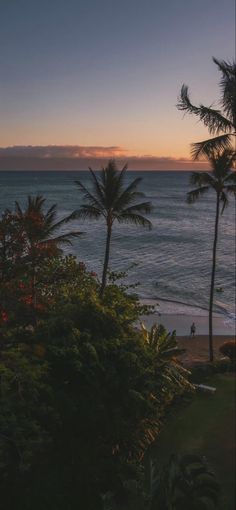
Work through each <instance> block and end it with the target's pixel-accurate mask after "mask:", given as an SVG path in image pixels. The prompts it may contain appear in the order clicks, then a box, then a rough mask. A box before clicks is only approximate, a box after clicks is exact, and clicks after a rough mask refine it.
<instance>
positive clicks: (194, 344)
mask: <svg viewBox="0 0 236 510" xmlns="http://www.w3.org/2000/svg"><path fill="white" fill-rule="evenodd" d="M234 338H235V337H233V336H226V335H216V336H214V338H213V348H214V356H215V359H219V358H222V355H221V354H220V352H219V347H220V346H221V345H222V344H223V343H224V342H226V341H227V340H233V339H234ZM177 341H178V345H179V347H181V348H183V349H186V352H185V354H183V356H182V357H181V358H180V359H181V361H183V363H186V364H190V365H191V364H192V363H195V362H205V361H208V360H209V344H208V336H207V335H198V336H196V337H195V338H190V337H189V336H188V337H186V336H185V337H184V336H182V337H181V336H180V337H177Z"/></svg>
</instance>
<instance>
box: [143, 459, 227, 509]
mask: <svg viewBox="0 0 236 510" xmlns="http://www.w3.org/2000/svg"><path fill="white" fill-rule="evenodd" d="M153 468H154V469H153V474H152V484H151V506H150V510H158V509H160V510H200V509H201V510H214V509H216V508H217V507H218V503H219V495H220V487H219V484H218V482H217V481H216V479H215V476H214V474H213V473H212V471H211V470H210V469H209V467H208V465H207V462H206V459H205V458H203V457H201V456H199V455H195V454H186V455H183V456H182V457H181V456H177V455H172V456H171V457H170V460H169V462H168V464H167V465H166V466H165V467H164V468H162V470H161V471H159V469H158V467H157V466H155V464H154V466H153Z"/></svg>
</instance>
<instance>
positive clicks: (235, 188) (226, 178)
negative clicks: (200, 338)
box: [187, 149, 236, 361]
mask: <svg viewBox="0 0 236 510" xmlns="http://www.w3.org/2000/svg"><path fill="white" fill-rule="evenodd" d="M208 160H209V163H210V164H211V168H212V172H211V173H208V172H193V173H192V176H191V181H190V182H191V184H193V185H195V186H197V188H195V189H193V190H192V191H190V192H189V193H188V194H187V201H188V203H189V204H192V203H194V202H196V200H198V199H199V198H200V197H201V196H202V195H203V194H205V193H207V192H208V191H209V190H213V191H214V192H215V193H216V215H215V232H214V243H213V255H212V270H211V287H210V300H209V356H210V361H213V338H212V309H213V298H214V284H215V269H216V247H217V239H218V225H219V218H220V213H221V214H223V212H224V210H225V207H226V206H227V205H228V195H229V194H231V193H233V194H234V195H235V196H236V172H235V171H231V168H232V166H233V163H234V161H235V153H233V152H232V151H228V150H227V149H225V150H224V151H223V152H221V153H219V154H212V155H211V156H208ZM220 209H221V210H220Z"/></svg>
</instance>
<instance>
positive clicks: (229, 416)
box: [153, 374, 235, 510]
mask: <svg viewBox="0 0 236 510" xmlns="http://www.w3.org/2000/svg"><path fill="white" fill-rule="evenodd" d="M204 383H205V384H209V385H210V386H215V387H216V388H217V390H216V393H215V394H214V395H209V394H203V393H197V394H196V396H195V397H194V399H193V400H192V401H191V403H190V404H189V405H187V406H186V407H185V408H182V409H180V411H179V413H178V412H177V413H176V414H175V415H173V416H171V417H170V418H169V419H168V422H167V424H166V426H164V427H163V431H162V433H161V435H160V438H159V440H158V442H157V444H156V446H155V447H154V449H153V453H154V454H155V456H156V457H157V458H158V460H159V462H160V463H161V464H162V463H165V462H166V461H167V459H168V458H169V456H170V455H171V454H172V453H190V452H191V453H193V452H194V453H200V454H202V455H204V456H206V458H207V459H208V462H209V464H210V467H211V468H212V470H213V471H214V472H215V474H216V477H217V479H218V481H219V482H220V484H221V487H222V504H221V506H220V509H221V510H234V509H235V375H234V374H217V375H213V376H211V377H209V378H208V379H207V380H204Z"/></svg>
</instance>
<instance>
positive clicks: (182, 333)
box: [140, 312, 235, 337]
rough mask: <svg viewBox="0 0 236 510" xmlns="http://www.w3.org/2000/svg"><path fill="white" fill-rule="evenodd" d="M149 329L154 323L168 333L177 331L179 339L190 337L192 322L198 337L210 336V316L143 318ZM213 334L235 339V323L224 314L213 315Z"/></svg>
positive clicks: (167, 315)
mask: <svg viewBox="0 0 236 510" xmlns="http://www.w3.org/2000/svg"><path fill="white" fill-rule="evenodd" d="M140 320H141V321H142V322H144V324H145V325H146V327H147V328H150V327H151V326H152V325H153V324H154V323H156V324H163V326H165V328H166V329H167V331H170V332H171V331H174V330H176V334H177V336H179V337H189V335H190V327H191V324H192V322H194V323H195V325H196V336H199V335H200V336H201V337H202V336H204V335H207V334H208V327H209V326H208V314H205V315H179V314H165V313H161V314H159V313H157V312H154V314H151V315H148V316H142V317H141V318H140ZM213 334H214V336H217V337H218V336H224V337H225V336H230V337H235V321H234V320H231V319H229V318H228V317H227V316H225V315H223V314H221V315H220V314H217V315H213Z"/></svg>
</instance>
